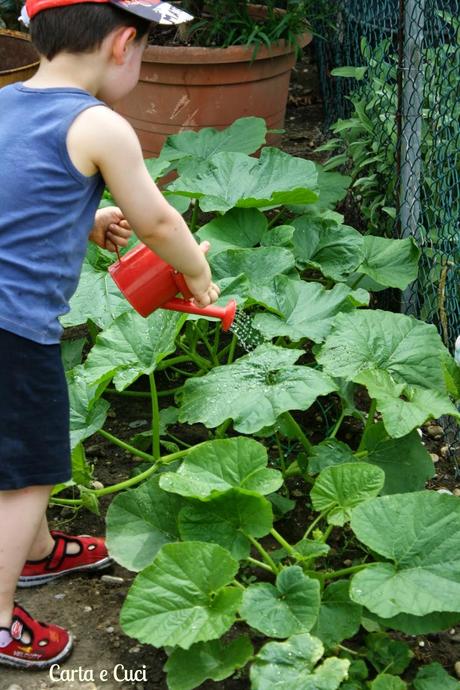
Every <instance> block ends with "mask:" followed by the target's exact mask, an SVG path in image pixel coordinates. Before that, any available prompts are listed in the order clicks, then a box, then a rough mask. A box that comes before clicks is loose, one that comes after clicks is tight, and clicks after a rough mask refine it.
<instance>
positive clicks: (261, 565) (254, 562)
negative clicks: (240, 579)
mask: <svg viewBox="0 0 460 690" xmlns="http://www.w3.org/2000/svg"><path fill="white" fill-rule="evenodd" d="M246 560H247V561H249V563H252V565H255V566H256V567H257V568H262V569H263V570H268V572H269V573H272V572H273V571H272V569H271V568H270V566H269V565H267V564H266V563H264V562H263V561H258V560H257V558H252V556H248V557H247V558H246Z"/></svg>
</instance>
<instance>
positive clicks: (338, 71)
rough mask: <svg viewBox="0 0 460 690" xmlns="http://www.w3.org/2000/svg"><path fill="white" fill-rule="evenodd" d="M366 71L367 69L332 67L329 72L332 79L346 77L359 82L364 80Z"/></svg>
mask: <svg viewBox="0 0 460 690" xmlns="http://www.w3.org/2000/svg"><path fill="white" fill-rule="evenodd" d="M367 70H368V68H367V67H334V69H333V70H331V75H332V76H333V77H348V78H351V79H357V80H358V81H360V80H361V79H363V78H364V75H365V74H366V72H367Z"/></svg>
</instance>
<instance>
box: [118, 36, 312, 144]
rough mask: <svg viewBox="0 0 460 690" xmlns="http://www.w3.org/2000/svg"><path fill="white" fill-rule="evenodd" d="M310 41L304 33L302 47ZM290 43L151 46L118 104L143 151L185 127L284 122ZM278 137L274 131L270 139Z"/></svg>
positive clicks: (292, 55)
mask: <svg viewBox="0 0 460 690" xmlns="http://www.w3.org/2000/svg"><path fill="white" fill-rule="evenodd" d="M311 40H312V36H311V34H309V33H305V34H303V35H302V37H301V39H300V41H299V42H300V45H301V46H302V47H303V46H305V45H307V44H308V43H309V42H310V41H311ZM294 63H295V52H294V50H293V48H292V46H290V45H288V44H286V42H285V41H280V42H279V43H277V44H274V45H273V46H271V47H270V48H267V47H262V46H261V47H260V48H259V49H258V51H257V53H256V56H255V59H254V49H253V47H251V48H247V47H245V46H230V47H229V48H194V47H188V46H177V47H167V46H148V47H147V48H146V50H145V53H144V59H143V63H142V68H141V76H140V80H139V83H138V85H137V86H136V87H135V89H134V90H133V91H132V92H131V93H130V94H129V95H128V96H127V97H126V98H124V99H123V100H122V101H120V102H119V103H118V104H117V111H118V112H119V113H121V114H122V115H124V116H125V117H126V118H127V119H128V120H129V121H130V122H131V124H132V125H133V127H134V129H135V130H136V132H137V134H138V136H139V139H140V142H141V145H142V150H143V152H144V156H146V157H149V156H157V155H158V154H159V152H160V150H161V147H162V146H163V143H164V141H165V139H166V137H167V136H168V135H170V134H176V133H177V132H180V131H182V130H184V129H191V130H198V129H201V128H202V127H215V128H216V129H223V128H225V127H228V126H229V125H230V124H231V123H232V122H234V121H235V120H236V119H237V118H239V117H245V116H249V115H255V116H258V117H263V118H264V119H265V121H266V123H267V127H268V128H270V129H280V128H282V127H283V124H284V116H285V111H286V102H287V96H288V89H289V79H290V74H291V69H292V67H293V66H294ZM277 140H279V137H276V135H275V136H273V135H272V138H271V143H276V141H277Z"/></svg>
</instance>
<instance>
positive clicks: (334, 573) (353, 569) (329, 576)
mask: <svg viewBox="0 0 460 690" xmlns="http://www.w3.org/2000/svg"><path fill="white" fill-rule="evenodd" d="M367 567H368V564H367V563H360V564H359V565H352V566H350V567H349V568H342V569H341V570H331V571H330V572H328V571H326V572H325V573H323V574H322V577H323V579H324V580H335V579H336V578H338V577H343V576H344V575H352V574H353V573H359V571H360V570H364V568H367Z"/></svg>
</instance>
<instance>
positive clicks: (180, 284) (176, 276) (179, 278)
mask: <svg viewBox="0 0 460 690" xmlns="http://www.w3.org/2000/svg"><path fill="white" fill-rule="evenodd" d="M172 277H173V280H174V282H175V283H176V285H177V290H178V292H180V293H181V294H182V296H183V297H184V298H185V299H191V298H192V297H193V295H192V293H191V292H190V290H189V289H188V287H187V283H186V282H185V278H184V276H183V275H182V273H179V272H178V271H175V270H174V269H172Z"/></svg>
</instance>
